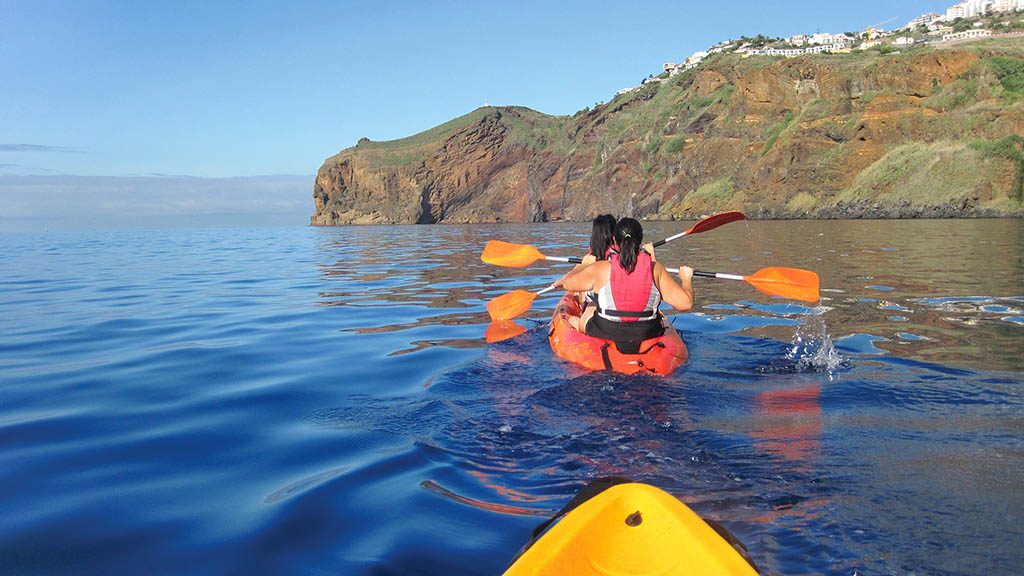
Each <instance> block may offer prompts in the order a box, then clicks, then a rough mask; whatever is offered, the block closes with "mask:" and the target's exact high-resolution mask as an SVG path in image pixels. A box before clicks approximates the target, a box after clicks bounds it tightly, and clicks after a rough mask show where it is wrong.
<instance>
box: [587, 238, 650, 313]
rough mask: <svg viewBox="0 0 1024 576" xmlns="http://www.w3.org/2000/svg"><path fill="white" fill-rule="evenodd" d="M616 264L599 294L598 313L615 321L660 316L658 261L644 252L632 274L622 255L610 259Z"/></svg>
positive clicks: (638, 256)
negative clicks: (656, 272) (655, 278)
mask: <svg viewBox="0 0 1024 576" xmlns="http://www.w3.org/2000/svg"><path fill="white" fill-rule="evenodd" d="M609 260H610V261H611V265H612V272H611V276H610V277H609V278H608V283H607V284H605V285H604V287H602V288H601V290H600V291H598V293H597V314H598V316H601V317H602V318H604V319H605V320H610V321H612V322H637V321H640V320H653V319H655V318H657V317H658V305H659V304H661V292H658V287H657V286H656V285H655V284H654V262H653V261H652V260H651V255H650V254H648V253H647V252H643V251H641V252H640V253H639V254H637V257H636V267H635V268H633V272H632V273H629V272H626V270H625V269H624V268H623V267H622V265H621V264H620V263H619V255H618V254H612V255H611V257H610V258H609Z"/></svg>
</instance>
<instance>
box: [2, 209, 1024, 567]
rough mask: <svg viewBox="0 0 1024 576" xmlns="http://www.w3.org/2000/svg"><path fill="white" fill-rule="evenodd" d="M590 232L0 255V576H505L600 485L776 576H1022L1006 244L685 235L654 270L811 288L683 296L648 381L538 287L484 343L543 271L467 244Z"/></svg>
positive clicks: (367, 236) (1016, 377) (1021, 367)
mask: <svg viewBox="0 0 1024 576" xmlns="http://www.w3.org/2000/svg"><path fill="white" fill-rule="evenodd" d="M687 227H689V223H648V225H647V228H648V238H649V239H657V238H660V237H665V236H668V235H671V234H673V233H677V232H679V231H681V230H682V229H685V228H687ZM588 228H589V227H588V226H587V225H586V224H552V225H483V226H421V227H414V226H408V227H400V226H399V227H349V228H336V229H312V228H297V229H280V230H273V229H261V230H252V229H251V230H210V231H160V232H151V233H134V232H133V233H110V234H106V233H102V234H79V235H67V236H60V237H56V236H53V237H51V236H46V235H40V236H17V237H14V236H3V235H0V254H2V255H3V257H4V264H5V274H4V275H3V277H2V278H0V319H2V320H0V322H2V323H3V328H4V329H3V330H0V493H2V494H4V495H5V500H4V514H3V516H2V519H0V566H2V568H0V572H3V573H5V574H6V573H14V574H55V573H59V574H140V573H146V574H183V573H188V574H232V573H282V574H283V573H304V574H306V573H308V574H316V573H328V574H357V575H358V574H376V575H381V574H428V575H434V574H437V575H440V574H445V575H448V574H496V573H500V572H501V570H502V569H503V568H504V567H505V566H506V565H507V562H508V561H509V560H510V559H511V558H512V556H513V555H514V554H515V551H516V550H518V549H519V548H520V547H521V546H522V545H523V543H524V542H525V541H526V540H527V539H528V537H529V534H530V531H531V530H532V529H533V528H534V526H535V525H536V523H537V521H538V520H537V518H536V517H535V516H540V515H546V514H549V513H550V512H551V511H552V510H557V509H558V508H560V507H561V506H562V505H563V504H564V503H565V502H566V501H567V500H568V499H569V498H570V497H571V495H572V494H573V492H574V491H575V490H576V489H578V488H579V487H580V486H583V485H585V484H586V483H587V482H588V481H589V480H590V479H592V478H593V477H596V476H603V475H613V474H618V475H626V476H630V477H633V478H635V479H637V480H641V481H645V482H649V483H652V484H655V485H658V486H660V487H662V488H664V489H665V490H667V491H669V492H670V493H672V494H675V495H677V496H679V497H680V498H682V499H683V500H685V501H686V502H687V503H688V504H690V505H691V506H692V507H693V508H694V509H695V510H696V511H697V512H698V513H700V514H701V515H703V516H705V517H708V518H711V519H714V520H718V521H720V522H722V523H723V524H724V525H725V526H726V527H727V528H728V529H729V530H730V531H731V532H732V533H734V534H735V535H736V536H737V537H739V538H740V540H742V541H743V542H744V543H745V544H746V545H747V546H748V548H749V549H750V552H751V554H752V556H753V557H754V558H755V559H756V560H757V561H758V564H759V565H761V566H762V567H764V568H765V570H766V572H767V573H769V574H787V575H796V574H843V575H849V574H853V573H858V574H911V573H917V574H979V575H980V574H1013V573H1016V572H1019V567H1020V566H1021V565H1022V564H1024V549H1022V548H1021V547H1020V545H1019V544H1020V542H1022V541H1024V518H1022V517H1021V512H1022V511H1024V505H1022V500H1021V494H1022V493H1021V490H1020V483H1021V471H1022V470H1024V441H1022V439H1024V419H1022V417H1021V415H1022V414H1024V364H1022V362H1024V360H1022V355H1021V353H1020V352H1021V350H1024V322H1022V320H1024V314H1022V310H1024V287H1022V282H1021V279H1022V277H1024V270H1022V266H1024V264H1022V262H1021V259H1020V254H1021V253H1022V248H1024V246H1022V243H1024V234H1022V222H1021V221H1020V220H997V221H996V220H993V221H910V222H902V221H901V222H871V221H863V222H746V223H734V224H730V225H728V226H723V227H721V228H719V229H716V230H713V231H710V232H707V233H702V234H697V235H693V236H690V237H686V238H683V239H680V240H678V241H676V242H674V243H672V244H670V245H668V246H666V247H664V248H663V249H661V250H659V251H658V257H659V260H661V261H663V262H665V263H667V264H669V265H679V264H689V265H692V266H694V267H696V268H699V269H704V270H712V271H722V272H729V273H740V274H749V273H751V272H753V271H755V270H758V269H760V268H764V267H767V266H789V267H796V268H806V269H811V270H815V271H817V272H818V273H819V274H820V275H821V278H822V285H823V287H824V288H825V290H823V292H822V295H823V297H824V298H823V302H822V303H821V306H820V307H818V308H812V307H809V306H806V305H803V304H799V303H793V302H786V301H782V300H777V299H771V298H768V297H766V296H764V295H763V294H761V293H759V292H757V291H756V290H754V289H753V288H751V287H750V286H748V285H746V284H745V283H739V282H722V281H714V280H698V281H697V282H696V291H697V305H696V308H695V309H694V310H693V311H692V312H691V313H687V314H676V315H673V316H672V320H673V322H674V324H675V326H676V328H677V329H678V330H679V331H680V333H681V334H682V335H683V337H684V338H685V339H686V341H687V345H688V348H689V351H690V360H689V361H688V362H687V364H685V365H684V366H683V367H682V368H680V370H678V371H677V372H676V373H674V374H672V375H671V376H669V377H666V378H655V377H647V376H640V377H632V378H631V377H624V376H620V375H610V374H606V373H601V372H590V373H588V372H584V371H582V370H579V369H577V368H574V367H573V366H572V365H570V364H568V363H566V362H564V361H562V360H560V359H558V358H556V357H555V356H554V355H553V354H552V352H551V350H550V348H549V346H548V344H547V338H546V330H545V322H546V319H547V317H548V316H549V314H550V311H551V309H552V308H553V307H554V305H555V303H556V301H557V299H558V294H555V293H552V294H549V295H545V296H543V297H541V298H538V300H537V301H535V302H534V304H533V307H532V309H531V310H530V311H529V312H528V313H527V314H526V316H527V319H525V320H520V323H521V324H522V325H523V326H526V327H528V328H529V330H527V331H525V332H524V333H522V334H519V335H517V336H515V337H514V338H512V339H510V340H508V341H505V342H502V343H499V344H495V345H491V346H486V345H485V344H484V340H483V336H484V331H485V329H486V328H487V327H488V325H489V322H488V317H487V313H486V310H485V305H486V303H487V302H488V301H489V300H491V299H493V298H495V297H497V296H499V295H501V294H504V293H505V292H507V291H510V290H512V289H515V288H532V289H537V288H541V287H544V286H547V285H548V284H550V283H551V281H552V280H554V279H555V278H557V277H558V276H559V275H561V274H562V273H563V272H564V271H565V268H564V267H563V266H560V265H558V264H555V263H545V262H538V263H536V264H535V265H532V266H530V267H528V268H525V269H500V268H496V267H493V266H490V265H486V264H484V263H482V262H480V260H479V256H480V252H481V250H482V249H483V246H484V244H485V243H486V242H487V241H488V240H491V239H502V240H507V241H511V242H520V243H528V244H533V245H535V246H537V247H539V248H541V249H542V250H543V251H544V252H545V253H550V254H552V255H562V254H565V255H574V254H579V253H580V252H582V251H583V247H584V246H585V245H586V243H587V242H586V240H587V233H588ZM840 357H841V358H842V362H840V363H839V364H838V365H836V361H837V359H838V358H840Z"/></svg>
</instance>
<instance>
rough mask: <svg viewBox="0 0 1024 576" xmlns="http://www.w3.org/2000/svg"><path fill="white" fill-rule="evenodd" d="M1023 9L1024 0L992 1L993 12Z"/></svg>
mask: <svg viewBox="0 0 1024 576" xmlns="http://www.w3.org/2000/svg"><path fill="white" fill-rule="evenodd" d="M1014 10H1024V0H995V1H994V2H992V11H993V12H1013V11H1014Z"/></svg>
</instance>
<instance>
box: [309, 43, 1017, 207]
mask: <svg viewBox="0 0 1024 576" xmlns="http://www.w3.org/2000/svg"><path fill="white" fill-rule="evenodd" d="M1022 55H1024V43H1022V42H1021V41H1019V40H1018V41H1017V43H1012V42H990V43H985V44H982V45H978V46H975V47H973V48H971V47H969V48H960V49H946V50H926V51H921V52H917V53H911V54H904V55H885V56H883V55H880V54H874V55H868V54H852V55H816V56H809V57H802V58H795V59H791V60H778V59H771V58H766V57H755V58H750V59H747V60H741V59H740V58H738V57H735V56H725V57H720V58H718V59H716V60H714V61H712V62H709V63H708V64H706V65H704V66H703V67H701V68H700V69H697V70H691V71H689V72H686V73H684V74H681V75H679V76H676V77H674V78H671V79H666V80H665V81H664V82H663V83H660V84H652V85H647V86H644V87H643V88H641V89H640V90H638V91H636V92H633V93H630V94H626V95H624V96H619V97H616V98H615V99H614V100H612V101H611V102H609V103H607V104H604V105H601V106H599V107H597V108H595V109H593V110H583V111H581V112H578V113H577V114H576V115H574V116H572V117H552V116H547V115H544V114H541V113H538V112H535V111H532V110H529V109H526V108H481V109H479V110H476V111H474V112H473V113H471V114H468V115H466V116H463V117H461V118H457V119H455V120H453V121H451V122H449V123H447V124H444V125H442V126H439V127H437V128H435V129H433V130H430V131H427V132H424V133H422V134H418V135H416V136H413V137H410V138H406V139H404V140H397V141H392V142H370V141H368V140H365V139H364V140H361V141H360V142H359V144H357V145H356V146H355V147H353V148H349V149H346V150H344V151H342V152H341V153H339V154H338V155H336V156H334V157H332V158H329V159H327V160H326V161H325V162H324V164H323V166H322V167H321V168H320V170H319V172H318V174H317V177H316V183H315V185H314V190H313V197H314V202H315V206H316V211H315V214H314V215H313V216H312V219H311V222H312V224H314V225H335V224H350V223H434V222H453V223H455V222H492V221H506V222H523V221H527V222H531V221H532V222H536V221H547V220H556V219H569V220H584V219H589V218H591V217H593V216H594V215H595V214H599V213H604V212H610V213H612V214H616V215H632V216H636V217H641V218H663V219H673V218H692V217H695V216H699V215H701V214H705V213H709V212H713V211H718V210H726V209H739V210H744V211H745V212H746V213H747V214H748V216H753V217H777V218H789V217H935V216H939V217H941V216H984V215H1008V214H1021V213H1022V211H1021V209H1022V204H1021V200H1022V198H1021V194H1022V191H1021V188H1022V180H1024V159H1022V146H1024V138H1022V135H1024V95H1022V94H1017V93H1015V92H1014V91H1013V90H1012V89H1011V88H1012V87H1013V86H1015V85H1017V84H1014V83H1013V82H1004V80H1005V78H1004V76H1005V75H1004V76H1001V75H1000V72H1001V71H1003V70H1004V69H1005V68H1006V67H1005V66H1001V65H1000V66H997V65H995V64H993V62H995V61H996V60H998V61H999V62H1005V61H1009V62H1010V63H1011V64H1013V63H1014V61H1017V60H1020V61H1021V62H1024V60H1021V58H1022ZM999 62H996V64H998V63H999ZM1010 68H1011V70H1012V66H1011V67H1010Z"/></svg>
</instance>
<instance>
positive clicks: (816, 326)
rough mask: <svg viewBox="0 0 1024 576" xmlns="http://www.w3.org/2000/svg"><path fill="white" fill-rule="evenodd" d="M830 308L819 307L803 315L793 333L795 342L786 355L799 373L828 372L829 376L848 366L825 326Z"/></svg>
mask: <svg viewBox="0 0 1024 576" xmlns="http://www.w3.org/2000/svg"><path fill="white" fill-rule="evenodd" d="M829 310H831V308H829V307H828V306H817V307H815V308H813V309H812V310H811V311H810V313H808V314H805V315H803V317H802V319H801V320H800V324H798V325H797V327H796V330H795V331H794V332H793V342H792V345H791V346H790V348H789V352H788V353H787V354H786V358H787V359H789V360H790V361H792V362H793V363H794V365H795V367H796V370H797V371H799V372H805V371H806V372H828V373H829V376H831V375H833V374H834V373H835V372H836V371H837V370H839V369H840V368H842V367H844V366H845V365H846V360H844V359H843V357H842V356H840V355H839V352H838V351H837V350H836V347H835V344H833V342H832V338H831V337H830V336H829V334H828V326H826V325H825V312H828V311H829Z"/></svg>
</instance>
